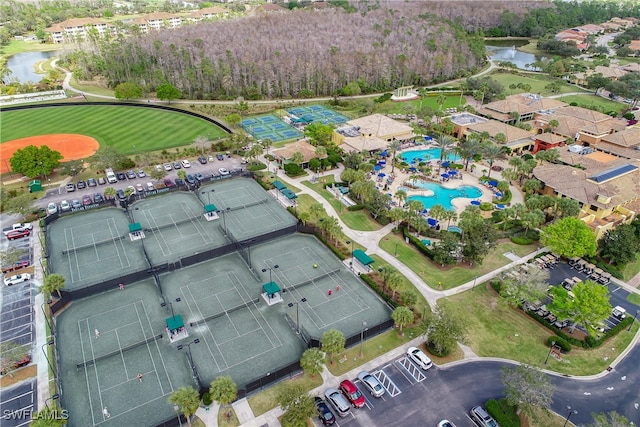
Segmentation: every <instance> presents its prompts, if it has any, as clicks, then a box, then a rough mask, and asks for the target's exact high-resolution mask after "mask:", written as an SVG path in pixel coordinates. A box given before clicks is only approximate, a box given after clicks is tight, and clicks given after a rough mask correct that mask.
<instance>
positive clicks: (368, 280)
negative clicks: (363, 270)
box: [360, 274, 398, 308]
mask: <svg viewBox="0 0 640 427" xmlns="http://www.w3.org/2000/svg"><path fill="white" fill-rule="evenodd" d="M360 278H361V279H362V280H363V281H364V282H365V283H366V284H367V285H369V287H370V288H371V289H373V290H374V292H375V293H376V294H378V295H379V296H380V298H382V299H383V300H385V302H386V303H387V304H389V305H390V306H391V307H393V308H396V307H397V306H398V304H396V302H395V301H394V300H393V299H391V297H390V296H389V295H387V294H386V293H384V291H383V290H382V289H380V287H379V286H378V284H377V283H376V282H374V281H373V279H372V278H371V277H370V276H369V275H368V274H361V275H360Z"/></svg>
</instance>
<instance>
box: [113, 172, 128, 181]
mask: <svg viewBox="0 0 640 427" xmlns="http://www.w3.org/2000/svg"><path fill="white" fill-rule="evenodd" d="M116 176H117V177H118V181H124V180H125V179H127V176H126V175H125V174H124V172H118V173H117V174H116Z"/></svg>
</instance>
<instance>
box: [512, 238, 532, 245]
mask: <svg viewBox="0 0 640 427" xmlns="http://www.w3.org/2000/svg"><path fill="white" fill-rule="evenodd" d="M511 241H512V242H513V243H515V244H516V245H530V244H532V243H533V240H531V239H527V238H526V237H516V236H512V237H511Z"/></svg>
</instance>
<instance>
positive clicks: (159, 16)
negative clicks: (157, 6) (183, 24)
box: [133, 12, 182, 24]
mask: <svg viewBox="0 0 640 427" xmlns="http://www.w3.org/2000/svg"><path fill="white" fill-rule="evenodd" d="M175 18H180V19H182V17H181V16H179V15H174V14H173V13H169V12H154V13H147V14H146V15H142V16H140V17H138V18H136V19H134V20H133V23H135V24H146V23H147V22H149V21H163V20H165V19H175Z"/></svg>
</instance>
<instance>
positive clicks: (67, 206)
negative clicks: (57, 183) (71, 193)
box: [60, 200, 71, 212]
mask: <svg viewBox="0 0 640 427" xmlns="http://www.w3.org/2000/svg"><path fill="white" fill-rule="evenodd" d="M60 210H61V211H62V212H67V211H70V210H71V205H70V204H69V202H68V201H66V200H63V201H61V202H60Z"/></svg>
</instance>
